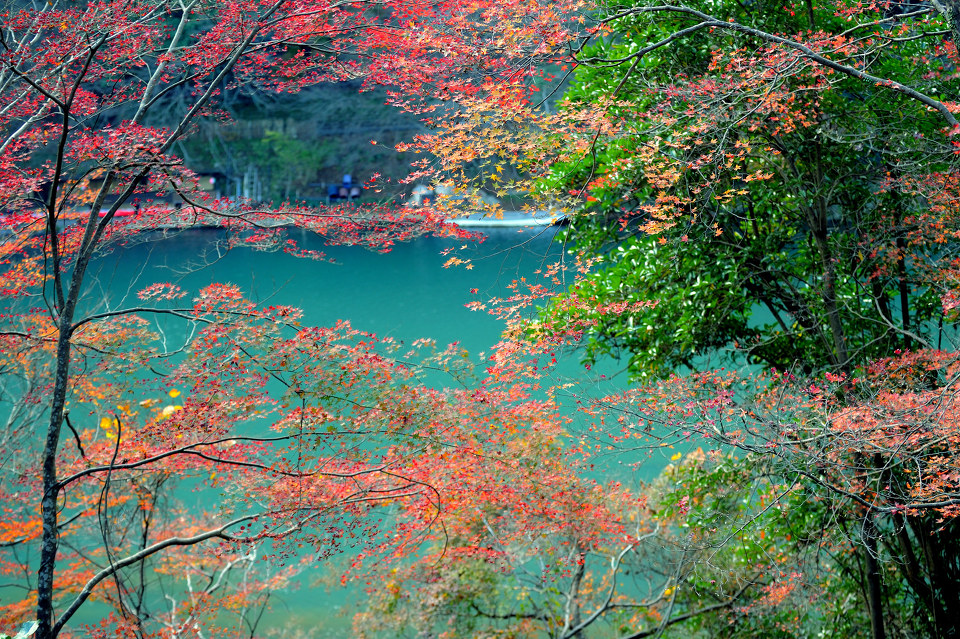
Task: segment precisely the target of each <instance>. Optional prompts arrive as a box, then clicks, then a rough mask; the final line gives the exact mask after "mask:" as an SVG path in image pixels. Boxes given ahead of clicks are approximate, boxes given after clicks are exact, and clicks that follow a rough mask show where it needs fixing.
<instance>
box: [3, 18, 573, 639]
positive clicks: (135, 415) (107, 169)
mask: <svg viewBox="0 0 960 639" xmlns="http://www.w3.org/2000/svg"><path fill="white" fill-rule="evenodd" d="M577 6H578V3H575V2H570V3H556V2H550V3H545V4H544V5H538V4H528V5H525V6H523V7H518V6H511V5H509V4H505V3H492V2H486V1H483V2H478V3H472V4H470V5H469V6H466V7H464V6H461V5H460V3H448V2H436V3H422V2H410V1H407V0H399V1H393V0H391V1H388V2H377V3H368V2H338V3H329V2H324V1H316V0H275V1H273V2H253V1H248V0H241V1H237V2H221V1H219V0H218V1H206V0H190V1H187V2H164V1H159V2H158V1H152V0H151V1H140V0H133V1H119V2H113V1H104V2H71V1H68V0H59V1H55V2H50V3H45V4H42V5H33V4H29V3H21V2H16V1H11V2H7V3H5V4H4V5H3V8H2V10H0V16H2V25H0V131H2V141H0V175H2V177H0V203H2V207H3V211H2V217H0V220H2V228H0V232H2V235H0V242H2V244H0V246H2V248H0V253H2V257H0V260H2V262H3V265H4V266H3V271H2V275H0V282H2V284H0V291H2V295H3V298H4V309H3V316H2V317H3V326H2V327H0V339H2V342H3V355H2V357H3V367H2V373H3V386H2V392H3V400H4V402H5V406H6V407H7V410H8V413H7V416H8V424H9V428H8V429H7V430H6V431H5V432H4V435H3V436H4V438H5V444H7V446H6V447H5V451H6V452H5V455H4V458H3V464H4V472H5V474H6V475H5V481H4V483H3V486H2V497H3V499H2V501H3V504H4V506H3V508H4V510H3V512H4V517H3V524H2V527H0V534H2V539H0V544H2V548H3V550H4V559H3V564H2V571H3V572H4V574H6V575H19V576H21V577H23V581H22V583H24V584H26V592H25V593H24V596H23V597H22V598H20V599H18V600H17V601H15V602H12V603H5V604H4V606H3V609H2V615H0V619H2V622H0V623H2V625H3V627H5V628H6V627H10V626H11V625H12V624H14V623H15V622H19V621H22V620H24V619H30V618H33V619H35V620H36V621H37V623H38V625H37V628H36V636H37V637H41V638H42V639H49V638H52V637H55V636H58V635H60V634H62V633H63V632H65V631H66V629H67V625H68V623H69V622H71V620H72V619H73V618H74V615H75V614H76V613H77V611H78V610H80V609H81V608H82V607H84V606H85V604H86V603H87V602H88V601H89V600H90V599H95V600H98V601H101V602H105V603H107V604H109V605H110V607H111V609H112V611H113V612H112V613H111V614H110V615H109V616H108V617H106V618H104V619H103V621H102V622H101V624H100V625H98V626H94V627H91V628H88V630H87V632H89V633H92V634H94V635H98V636H115V635H120V636H130V635H133V636H141V637H145V636H156V635H160V634H164V633H173V634H178V633H180V632H183V631H187V630H190V631H193V630H197V631H200V629H201V628H202V627H204V626H206V625H217V624H218V623H221V622H225V620H224V617H225V616H226V615H227V614H228V613H235V614H236V616H237V617H238V619H237V623H239V624H241V625H242V624H246V625H247V628H248V631H249V632H253V626H255V622H254V621H253V618H254V617H255V608H256V606H258V605H260V603H261V602H262V599H260V597H262V595H263V594H264V593H265V592H268V591H269V590H270V589H271V588H275V587H278V586H280V585H282V584H283V583H286V580H288V579H289V577H290V575H291V572H290V569H289V568H280V569H278V571H277V572H275V573H273V574H266V575H263V574H261V573H258V572H257V571H256V570H255V569H254V568H253V566H254V559H255V558H256V557H257V556H259V555H262V554H264V553H267V554H271V555H274V557H275V559H277V560H279V561H280V562H281V563H282V562H283V561H293V559H292V558H293V557H295V556H296V555H297V548H300V547H301V546H305V545H310V544H312V545H313V546H314V547H315V548H316V549H317V552H318V553H319V556H321V557H322V556H325V554H326V553H329V552H334V551H336V550H337V549H339V548H344V547H349V545H350V544H351V543H352V544H354V545H355V546H357V548H355V549H354V552H355V554H356V556H357V558H358V560H360V559H361V558H362V556H363V554H364V552H372V551H373V550H377V549H379V551H380V552H383V553H397V554H399V555H402V554H403V549H404V548H406V547H408V546H415V545H416V543H417V540H418V539H419V535H421V534H423V531H425V530H430V529H431V528H432V527H433V526H436V525H440V522H442V520H443V517H444V513H445V511H446V509H447V507H448V498H449V496H448V495H447V494H446V493H444V492H441V491H440V490H439V489H438V488H437V486H442V485H443V483H444V482H443V478H444V477H451V476H452V477H456V476H457V475H458V474H464V473H468V472H475V469H474V468H473V467H474V466H475V465H476V464H475V461H476V459H478V458H485V457H486V455H487V454H488V453H489V454H491V455H492V454H493V452H494V451H496V449H497V445H498V444H497V441H496V440H495V438H493V437H492V435H491V434H490V433H485V432H484V430H483V428H484V423H485V422H483V420H481V419H480V418H479V417H477V419H474V420H471V419H467V418H466V417H465V416H469V415H474V416H482V415H496V414H500V413H503V414H508V415H510V414H513V415H515V416H516V417H515V418H514V419H516V420H519V421H521V422H523V423H524V424H525V427H526V428H528V429H536V428H537V424H536V420H535V419H534V411H532V410H531V409H530V408H529V406H528V404H529V401H530V400H528V399H527V398H526V396H525V395H524V393H523V392H522V389H521V388H519V387H517V388H512V387H511V386H510V385H502V386H498V387H496V388H490V389H489V390H483V389H479V390H477V391H476V392H475V393H472V392H468V391H441V390H435V389H432V388H430V387H427V386H424V385H423V384H420V383H419V382H418V374H419V373H418V371H420V370H421V368H420V366H421V365H419V364H416V363H414V360H416V358H417V357H418V355H417V353H415V352H411V353H402V355H405V356H407V358H409V360H410V361H407V360H406V359H403V360H402V359H399V355H397V357H393V356H390V355H389V350H390V349H391V348H392V347H391V345H390V344H389V343H386V342H383V341H380V340H377V339H376V338H375V337H374V336H372V335H367V334H364V333H360V332H358V331H355V330H354V329H352V328H351V327H350V326H348V325H345V324H341V325H338V326H336V327H333V328H328V329H320V328H307V327H305V326H302V325H301V323H300V318H299V313H298V311H296V310H295V309H290V308H285V307H265V308H264V307H259V306H257V305H256V304H254V303H252V302H250V301H247V300H246V299H245V298H244V297H243V294H242V292H240V291H239V290H238V289H236V287H233V286H229V285H218V284H213V285H211V286H208V287H206V288H203V289H202V290H198V291H191V292H188V291H181V290H179V289H177V288H176V287H175V286H173V285H169V284H155V285H151V286H149V287H147V288H144V289H143V290H141V292H140V302H138V303H136V304H134V305H131V306H129V307H120V308H115V307H112V306H102V305H98V302H97V301H96V300H93V299H92V298H91V297H90V296H89V295H88V293H89V292H90V289H91V286H90V275H89V269H90V267H91V263H92V261H93V260H94V259H95V258H96V257H97V256H98V255H101V254H102V253H103V251H104V250H105V249H107V248H109V247H111V246H114V245H117V244H121V243H124V242H130V241H137V240H138V235H137V234H138V233H139V232H141V231H143V230H156V229H169V230H172V231H175V230H177V229H182V228H190V227H196V226H208V227H209V226H212V227H216V228H219V229H221V230H222V232H224V234H225V237H226V238H227V245H228V246H230V247H235V246H247V247H252V248H262V249H281V250H284V251H287V252H289V253H292V254H295V255H301V256H304V257H320V255H318V254H315V253H312V252H310V251H305V250H301V249H300V248H299V247H298V246H297V245H296V244H295V243H293V242H292V241H290V240H288V239H286V238H285V236H284V233H283V228H284V227H287V226H298V227H300V228H303V229H306V230H309V231H313V232H315V233H317V234H319V235H321V236H324V237H326V238H327V240H328V241H329V242H331V243H341V244H343V243H346V244H361V245H365V246H369V247H372V248H374V249H377V250H387V249H389V247H390V245H391V244H392V243H394V242H397V241H402V240H405V239H409V238H411V237H416V236H418V235H420V234H423V233H437V234H454V235H462V233H461V232H460V231H459V230H458V229H456V228H455V227H452V226H448V225H446V224H444V222H443V217H442V216H441V215H440V214H438V213H436V212H433V211H430V210H418V211H408V210H403V209H401V210H395V209H389V208H383V207H376V206H372V207H365V208H358V207H353V206H347V207H340V208H327V209H319V210H318V209H308V208H303V207H299V206H293V205H289V204H270V203H262V202H251V201H227V200H221V201H211V200H209V199H207V198H205V197H204V194H203V191H202V190H201V189H200V188H199V185H198V184H197V179H196V176H195V175H194V174H193V173H192V172H191V171H190V170H189V169H188V168H187V167H186V166H185V165H184V163H183V162H182V161H181V160H180V159H179V158H177V157H176V156H175V155H173V154H172V152H171V149H173V148H174V145H175V143H177V142H178V141H181V140H183V139H184V138H185V136H189V135H190V134H191V132H192V131H193V130H194V127H195V126H196V124H197V123H198V122H199V121H201V120H203V119H216V118H223V117H224V115H225V114H224V113H223V112H222V111H220V110H219V104H220V99H221V97H222V95H223V94H224V92H225V91H244V90H246V91H273V92H278V93H283V92H292V91H297V90H299V89H301V88H303V87H306V86H309V85H311V84H314V83H317V82H324V81H329V82H337V81H340V80H347V79H355V78H363V79H364V81H365V82H366V83H367V84H368V85H370V86H373V85H387V86H389V87H391V88H392V89H393V91H394V94H393V101H394V102H396V103H397V104H398V105H400V106H403V107H405V108H408V109H428V108H430V106H431V100H434V99H435V98H437V97H438V96H446V95H450V94H451V93H457V94H464V95H473V94H479V93H480V92H483V91H487V92H489V91H488V88H484V86H483V85H484V83H486V84H487V85H489V86H494V85H500V84H503V85H506V86H510V85H512V84H516V82H517V81H518V78H521V77H523V76H525V75H526V74H527V73H528V71H529V69H531V68H532V67H533V66H534V65H535V64H536V62H537V60H539V59H541V58H549V57H551V56H555V55H557V53H556V52H557V50H558V48H559V47H561V46H562V45H563V43H564V42H565V40H566V36H565V35H564V31H563V29H562V28H560V27H557V26H556V17H557V16H558V15H559V14H562V13H564V12H570V11H572V10H573V9H574V8H575V7H577ZM492 25H496V28H493V26H492ZM481 79H482V80H481ZM170 193H175V194H176V197H177V198H178V199H179V200H181V201H182V205H181V206H176V207H172V206H170V205H169V204H168V203H165V202H164V201H163V200H162V198H161V196H163V197H167V196H168V195H169V194H170ZM130 286H131V288H134V287H135V286H136V282H135V281H131V282H130ZM168 321H169V322H182V323H184V324H185V325H186V328H184V329H182V331H183V333H184V334H185V335H186V337H184V338H183V339H182V342H181V343H180V344H179V345H177V346H175V347H174V346H171V345H170V344H168V343H167V342H166V335H165V334H164V333H163V332H160V333H158V332H157V331H155V330H153V328H152V326H155V322H160V323H164V322H168ZM459 359H460V358H459V353H452V352H444V351H441V352H440V353H439V354H437V355H435V356H431V357H428V359H427V362H426V364H425V365H427V366H439V367H441V368H445V369H447V370H455V369H456V368H457V366H456V365H455V364H454V363H452V362H456V361H459ZM448 448H449V449H451V450H461V449H463V451H464V452H462V453H461V457H460V458H459V460H458V463H459V465H458V464H457V463H453V462H450V463H449V464H445V463H444V459H445V457H444V453H443V451H444V450H445V449H448ZM468 453H469V454H468ZM505 459H510V458H509V456H505ZM466 460H470V461H471V462H472V465H471V466H466V465H465V464H466V463H467V461H466ZM493 466H494V467H496V466H497V464H496V463H494V464H493ZM504 468H506V469H509V468H510V466H509V464H506V463H505V464H504ZM503 472H507V470H504V471H503ZM517 472H519V471H517ZM448 481H449V480H448ZM184 482H186V484H187V485H194V486H197V487H198V489H199V490H206V491H208V492H209V494H211V495H213V496H215V498H216V499H221V500H222V502H223V503H222V504H221V505H220V506H219V507H218V509H213V508H210V509H203V510H200V511H196V510H192V509H189V508H181V507H177V506H175V505H174V504H173V502H172V501H169V500H170V499H171V497H170V494H171V491H172V490H173V486H174V485H180V484H183V483H184ZM479 489H480V488H479V487H478V488H477V490H479ZM458 492H459V491H458ZM377 507H382V508H383V509H384V510H383V514H382V515H379V516H375V515H374V514H373V513H374V510H375V509H376V508H377ZM388 520H391V521H392V522H393V523H392V524H390V523H387V521H388ZM378 522H379V523H378ZM371 549H373V550H371ZM31 575H35V577H34V576H31ZM158 575H159V576H160V577H159V579H160V581H161V583H162V580H163V579H176V578H180V579H181V581H185V585H181V586H178V588H179V590H177V591H176V594H172V593H170V592H168V601H169V606H167V605H166V604H162V605H161V606H160V607H158V604H157V603H156V597H155V596H154V595H152V594H151V593H152V592H153V590H152V589H154V588H155V586H156V583H157V576H158ZM164 575H166V577H164ZM161 601H162V599H161Z"/></svg>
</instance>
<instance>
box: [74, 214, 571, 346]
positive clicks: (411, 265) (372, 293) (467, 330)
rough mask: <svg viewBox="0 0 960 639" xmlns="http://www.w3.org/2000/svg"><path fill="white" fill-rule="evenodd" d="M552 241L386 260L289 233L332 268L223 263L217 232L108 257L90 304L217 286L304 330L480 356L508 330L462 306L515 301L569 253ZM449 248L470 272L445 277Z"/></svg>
mask: <svg viewBox="0 0 960 639" xmlns="http://www.w3.org/2000/svg"><path fill="white" fill-rule="evenodd" d="M554 234H555V229H554V228H552V227H547V228H536V229H529V230H522V231H518V230H516V229H504V230H498V231H493V232H490V233H488V234H487V239H486V240H485V241H484V242H482V243H479V244H477V243H470V242H465V241H463V240H453V239H446V238H420V239H418V240H415V241H413V242H410V243H405V244H399V245H397V246H395V247H394V248H393V250H391V251H390V252H389V253H385V254H381V253H375V252H372V251H369V250H366V249H364V248H362V247H356V246H348V247H343V246H340V247H338V246H332V247H330V246H325V245H324V244H323V241H322V240H320V239H317V238H316V237H314V236H310V235H307V234H301V232H299V231H294V232H293V233H292V235H291V237H292V238H293V239H295V240H296V241H297V242H298V244H299V245H300V247H301V248H306V249H315V250H321V251H323V252H324V253H325V254H327V255H328V256H329V257H330V258H332V260H334V263H330V262H324V261H316V260H309V259H304V258H297V257H293V256H290V255H287V254H284V253H280V252H274V253H270V252H258V251H251V250H248V249H234V250H232V251H230V252H228V253H226V254H225V255H223V256H219V255H218V254H217V253H216V248H215V244H216V242H217V240H218V239H219V238H220V237H221V236H220V234H219V232H218V231H214V230H197V231H189V232H184V233H180V234H178V235H176V236H175V237H170V238H166V239H161V240H158V241H153V242H148V243H142V244H134V245H131V246H128V247H120V248H117V249H115V250H114V251H113V252H112V253H111V254H109V255H107V256H104V257H103V258H102V259H101V260H99V262H98V263H97V265H96V266H95V269H94V272H93V275H94V276H95V277H96V279H97V280H98V288H97V289H96V290H95V292H94V295H93V298H94V299H93V300H88V303H98V302H103V303H105V304H107V305H110V306H112V307H115V308H116V307H119V306H120V305H122V304H133V303H134V302H135V300H136V297H135V292H136V291H137V290H139V289H141V288H143V287H145V286H147V285H149V284H152V283H155V282H174V283H176V284H179V285H180V286H181V287H183V288H184V289H187V290H190V291H191V292H192V291H194V290H196V289H197V288H200V287H202V286H204V285H206V284H209V283H212V282H221V283H223V282H229V283H232V284H236V285H238V286H240V287H241V288H242V289H243V291H244V292H245V293H246V294H247V295H248V296H249V297H250V298H251V299H252V300H253V301H255V302H259V303H263V304H287V305H291V306H296V307H299V308H301V309H303V311H304V320H303V323H304V324H305V325H318V326H325V325H332V324H333V323H335V322H336V321H337V320H340V319H345V320H349V321H350V322H351V324H353V326H354V328H356V329H359V330H363V331H367V332H371V333H375V334H377V335H378V336H380V337H386V336H389V337H392V338H394V339H397V340H404V341H406V342H410V341H412V340H415V339H418V338H432V339H435V340H437V343H438V344H439V345H445V344H448V343H452V342H460V343H461V345H462V346H463V347H464V348H466V349H468V350H469V351H470V352H471V353H475V352H477V351H480V350H484V349H488V348H489V347H490V346H491V345H492V344H494V343H495V342H496V341H497V340H498V339H499V336H500V332H501V330H502V327H503V325H502V323H501V322H500V321H499V320H497V319H496V318H494V317H493V316H491V315H488V314H487V313H484V312H477V311H471V310H469V309H467V308H465V305H466V304H467V303H468V302H470V301H473V300H476V299H480V300H483V301H485V300H487V299H489V298H490V297H501V296H506V295H509V294H510V291H509V289H508V288H507V287H508V285H509V284H510V283H511V282H512V281H513V280H516V279H519V278H521V277H526V278H527V279H531V278H533V277H535V275H534V272H535V271H536V270H538V269H540V268H541V267H543V266H545V265H546V264H550V263H553V262H555V261H556V260H557V259H558V258H559V257H560V256H561V254H562V247H561V246H560V245H559V244H558V243H555V242H553V241H552V240H553V236H554ZM464 246H466V248H464V249H463V250H459V249H460V248H461V247H464ZM451 248H454V249H458V253H457V255H459V256H460V257H461V258H463V259H466V258H469V259H470V260H471V262H470V267H471V268H469V269H467V268H465V267H464V266H462V265H461V266H452V267H450V268H444V267H443V265H444V263H445V262H446V261H447V259H448V257H447V256H445V255H442V254H441V253H442V252H443V251H445V250H447V249H451ZM211 260H212V263H211V264H210V265H208V266H205V267H202V268H199V265H200V264H201V263H203V262H204V261H211ZM134 281H135V283H133V282H134ZM473 289H476V292H475V293H472V292H471V291H472V290H473Z"/></svg>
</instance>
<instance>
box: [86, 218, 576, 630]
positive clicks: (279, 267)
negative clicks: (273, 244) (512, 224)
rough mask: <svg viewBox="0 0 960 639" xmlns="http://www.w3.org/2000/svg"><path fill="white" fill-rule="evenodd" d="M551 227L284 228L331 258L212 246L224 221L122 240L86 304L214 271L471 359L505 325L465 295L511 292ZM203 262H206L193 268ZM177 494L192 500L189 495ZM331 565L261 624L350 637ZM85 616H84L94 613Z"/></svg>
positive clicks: (283, 597) (347, 593) (308, 320)
mask: <svg viewBox="0 0 960 639" xmlns="http://www.w3.org/2000/svg"><path fill="white" fill-rule="evenodd" d="M555 231H556V229H554V228H549V227H548V228H532V229H525V230H519V231H518V230H517V229H504V230H491V231H488V232H487V239H486V240H485V241H484V242H482V243H479V244H475V243H469V242H464V241H463V240H453V239H439V238H421V239H418V240H416V241H413V242H410V243H406V244H399V245H397V246H396V247H394V248H393V250H392V251H391V252H389V253H385V254H381V253H375V252H371V251H369V250H366V249H363V248H361V247H336V246H334V247H328V246H325V245H324V244H323V241H322V240H320V239H318V238H315V237H311V236H309V235H305V234H301V233H300V232H299V231H294V232H292V234H291V237H292V238H293V239H295V240H296V241H297V242H298V244H300V247H301V248H305V249H315V250H322V251H323V252H324V253H326V254H327V255H328V256H329V257H330V258H332V259H333V260H334V261H335V263H330V262H323V261H314V260H307V259H303V258H296V257H293V256H290V255H286V254H284V253H279V252H277V253H268V252H256V251H251V250H248V249H235V250H233V251H230V252H228V253H226V254H224V255H220V254H218V253H217V250H216V243H217V241H218V240H219V239H220V238H221V237H222V236H221V234H220V232H218V231H214V230H197V231H189V232H183V233H179V234H177V235H176V236H174V237H169V238H165V239H159V240H157V241H149V242H144V243H139V244H133V245H130V246H126V247H119V248H116V249H115V250H113V251H112V252H111V253H110V254H108V255H105V256H103V257H102V258H101V259H100V260H98V262H97V263H96V264H95V265H94V268H93V269H92V272H91V275H92V278H93V279H95V281H96V285H95V286H94V288H93V293H92V295H91V296H90V299H88V300H87V304H88V306H89V307H109V308H113V309H116V308H120V307H123V306H134V305H136V302H137V298H136V295H135V293H136V291H137V290H140V289H142V288H144V287H146V286H148V285H150V284H152V283H156V282H173V283H176V284H178V285H180V286H181V287H182V288H184V289H185V290H188V291H190V292H191V293H192V292H193V291H195V290H196V289H198V288H200V287H202V286H204V285H207V284H210V283H213V282H221V283H222V282H229V283H232V284H236V285H238V286H240V287H241V288H242V289H243V290H244V292H245V293H246V294H247V295H248V296H249V297H250V298H251V299H252V300H253V301H256V302H259V303H263V304H287V305H292V306H296V307H299V308H301V309H303V311H304V319H303V323H304V324H305V325H321V326H322V325H332V324H334V323H335V322H336V321H337V320H340V319H345V320H349V321H350V322H351V324H352V325H353V326H354V328H357V329H359V330H363V331H368V332H372V333H375V334H377V335H378V336H380V337H385V336H389V337H392V338H394V339H396V340H403V341H404V342H407V343H409V342H412V341H413V340H416V339H419V338H432V339H435V340H436V341H437V343H438V345H439V346H441V347H442V346H444V345H446V344H449V343H453V342H459V344H460V346H461V347H463V348H465V349H467V350H468V351H469V353H470V354H471V356H472V357H473V358H474V359H475V360H476V359H477V358H478V357H479V356H480V353H481V352H484V351H489V349H490V347H491V346H492V345H493V344H495V343H496V342H497V341H498V340H499V338H500V333H501V331H502V329H503V324H502V322H501V321H500V320H498V319H497V318H495V317H493V316H491V315H489V314H487V313H485V312H478V311H471V310H469V309H467V308H465V305H466V304H467V303H468V302H471V301H474V300H478V299H479V300H481V301H486V300H487V299H489V298H491V297H505V296H507V295H509V294H510V293H511V291H510V289H509V288H508V286H509V285H510V283H511V282H513V281H514V280H517V279H520V278H521V277H525V278H527V279H528V280H531V279H534V278H536V277H537V276H536V271H537V270H538V269H541V268H542V267H544V266H546V265H548V264H552V263H554V262H556V261H557V259H559V258H560V257H561V255H562V251H563V248H562V247H561V246H560V245H559V244H558V243H556V242H554V241H553V236H554V234H555ZM465 245H466V248H464V249H461V247H463V246H465ZM451 248H454V249H457V250H458V252H457V255H458V256H459V257H460V258H461V259H468V258H469V259H470V260H471V261H470V264H471V265H472V268H471V269H466V268H464V266H454V267H450V268H444V267H443V265H444V263H445V262H446V261H447V260H448V256H447V255H444V254H442V253H443V252H444V251H446V250H448V249H451ZM204 262H210V264H209V265H207V266H203V267H202V268H201V267H200V265H201V264H202V263H204ZM474 289H476V292H472V291H473V290H474ZM176 325H179V326H180V329H178V330H183V327H182V323H179V324H171V326H176ZM172 341H174V342H175V341H176V339H175V338H172ZM182 498H183V499H184V500H185V501H187V502H189V501H190V500H191V497H190V495H182ZM331 576H339V572H337V568H336V567H335V566H331V565H318V566H317V569H316V571H315V573H314V574H304V575H301V578H300V588H299V589H298V590H294V591H290V592H282V593H277V596H276V597H275V598H274V599H273V601H272V605H273V610H272V611H271V612H270V613H268V614H267V615H266V616H265V617H264V619H263V625H262V628H264V629H265V628H274V629H277V628H283V627H290V628H294V629H302V630H305V631H308V632H314V633H315V636H318V637H319V636H328V637H344V636H349V635H350V624H351V620H352V613H353V605H354V604H356V603H358V602H359V600H360V599H362V597H363V596H364V595H363V591H362V589H361V588H360V587H358V586H348V587H346V588H343V587H340V586H332V587H331V586H328V585H325V584H323V585H316V584H315V583H314V582H316V581H317V580H324V581H326V579H324V577H331ZM331 581H336V580H335V579H332V580H331ZM97 612H99V611H97V610H96V609H95V608H89V609H88V610H87V613H88V614H93V615H96V614H97ZM81 617H86V618H82V619H81V621H86V622H89V621H93V619H94V618H95V617H87V616H86V615H81ZM291 636H294V633H292V632H291Z"/></svg>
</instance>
